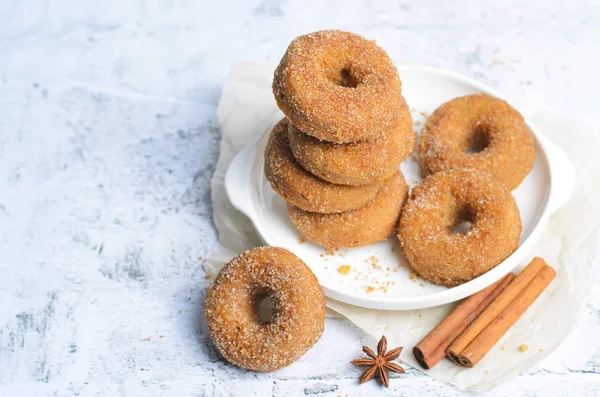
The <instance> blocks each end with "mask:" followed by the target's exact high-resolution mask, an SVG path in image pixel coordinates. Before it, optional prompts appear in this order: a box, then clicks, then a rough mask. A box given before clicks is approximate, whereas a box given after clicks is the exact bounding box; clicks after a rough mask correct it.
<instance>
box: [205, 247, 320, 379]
mask: <svg viewBox="0 0 600 397" xmlns="http://www.w3.org/2000/svg"><path fill="white" fill-rule="evenodd" d="M265 297H270V298H271V300H272V303H273V310H272V318H271V321H269V322H264V321H262V320H261V318H260V316H259V306H260V304H261V302H262V301H263V300H264V299H265ZM204 316H205V318H206V324H207V325H208V330H209V332H210V336H211V337H212V340H213V342H214V343H215V345H216V346H217V349H218V350H219V352H220V353H221V354H222V355H223V357H225V359H227V360H228V361H229V362H231V363H232V364H235V365H237V366H239V367H241V368H246V369H250V370H253V371H260V372H268V371H275V370H277V369H279V368H283V367H285V366H288V365H290V364H291V363H293V362H294V361H296V360H298V359H299V358H300V357H301V356H302V355H303V354H304V353H306V352H307V351H308V350H309V349H310V348H311V347H312V346H313V345H314V344H315V343H316V342H317V341H318V340H319V338H320V337H321V334H322V333H323V328H324V325H325V296H324V295H323V291H322V290H321V287H319V283H318V281H317V278H316V277H315V275H314V274H313V273H312V272H311V271H310V269H309V268H308V267H307V266H306V265H305V264H304V262H302V260H300V258H298V257H297V256H295V255H294V254H292V253H291V252H289V251H287V250H285V249H283V248H276V247H261V248H255V249H251V250H249V251H246V252H244V253H243V254H241V255H240V256H238V257H236V258H234V259H233V260H232V261H231V262H229V263H228V264H227V265H225V267H224V268H223V269H222V270H221V271H220V272H219V274H218V275H217V277H216V278H215V280H214V281H213V282H212V284H211V285H210V287H209V289H208V291H207V293H206V301H205V303H204Z"/></svg>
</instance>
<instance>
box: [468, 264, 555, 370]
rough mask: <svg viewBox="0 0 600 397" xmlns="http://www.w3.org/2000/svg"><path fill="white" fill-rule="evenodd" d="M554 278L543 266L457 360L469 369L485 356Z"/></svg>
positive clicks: (552, 272) (549, 269)
mask: <svg viewBox="0 0 600 397" xmlns="http://www.w3.org/2000/svg"><path fill="white" fill-rule="evenodd" d="M555 276H556V271H555V270H554V269H553V268H551V267H550V266H545V267H544V268H543V269H542V270H541V271H540V272H538V274H537V275H536V276H535V278H534V279H533V280H531V282H530V283H529V284H528V285H527V287H525V289H523V290H522V291H521V292H520V293H519V295H517V296H516V297H515V299H513V300H512V302H510V304H509V305H508V306H507V307H506V309H504V311H502V313H500V315H498V316H497V317H496V318H495V319H494V321H492V322H491V323H490V324H489V325H488V326H487V327H485V329H484V330H483V331H481V333H480V334H479V335H477V337H476V338H475V339H474V340H473V341H472V342H471V343H470V344H469V345H468V346H467V347H466V348H465V349H464V350H463V351H462V352H461V353H460V355H459V356H458V360H459V362H460V364H461V365H462V366H464V367H468V368H471V367H473V366H474V365H475V364H477V363H478V362H479V360H481V359H482V358H483V356H485V355H486V353H487V352H488V351H489V350H490V349H491V348H492V346H494V345H495V344H496V342H498V341H499V340H500V338H501V337H502V335H504V334H505V333H506V331H508V329H509V328H510V327H511V326H512V325H513V324H514V323H515V322H516V321H517V320H518V319H519V318H520V317H521V316H522V315H523V313H525V311H526V310H527V308H528V307H529V306H531V304H532V303H533V302H534V301H535V300H536V299H537V297H538V296H539V295H540V294H541V293H542V292H543V291H544V289H546V287H547V286H548V284H550V282H551V281H552V280H553V279H554V277H555Z"/></svg>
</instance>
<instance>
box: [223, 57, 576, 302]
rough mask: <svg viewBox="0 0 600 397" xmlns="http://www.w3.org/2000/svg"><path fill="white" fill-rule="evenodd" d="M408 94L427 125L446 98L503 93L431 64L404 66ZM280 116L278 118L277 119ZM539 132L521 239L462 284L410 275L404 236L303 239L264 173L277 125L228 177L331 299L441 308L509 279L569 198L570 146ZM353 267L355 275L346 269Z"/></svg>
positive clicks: (415, 178)
mask: <svg viewBox="0 0 600 397" xmlns="http://www.w3.org/2000/svg"><path fill="white" fill-rule="evenodd" d="M398 70H399V72H400V76H401V78H402V94H403V95H404V97H405V98H406V101H407V103H408V104H409V106H410V108H411V112H412V113H413V118H414V121H415V129H416V130H417V132H418V131H419V130H420V126H421V125H422V123H423V121H424V118H425V115H427V114H431V113H432V112H433V111H434V110H435V109H436V108H437V107H438V106H440V105H441V104H442V103H444V102H446V101H448V100H450V99H452V98H456V97H459V96H463V95H470V94H475V93H481V92H485V93H488V94H491V95H494V96H496V97H501V96H500V95H499V94H498V93H496V92H494V91H493V90H492V89H491V88H489V87H486V86H485V85H483V84H481V83H478V82H476V81H473V80H471V79H468V78H466V77H463V76H460V75H457V74H454V73H450V72H446V71H442V70H438V69H433V68H428V67H419V66H400V67H398ZM274 121H275V120H274ZM527 124H528V125H529V127H530V128H531V131H532V132H533V134H534V135H535V138H536V144H537V146H536V150H537V158H536V161H535V165H534V167H533V170H532V171H531V173H530V174H529V175H528V176H527V177H526V178H525V180H524V181H523V183H522V184H521V185H520V186H519V187H518V188H517V189H516V190H514V191H513V195H514V196H515V199H516V200H517V204H518V206H519V210H520V212H521V219H522V221H523V231H522V234H521V245H520V246H519V248H518V249H517V250H516V251H515V252H514V253H513V254H512V255H511V256H510V257H508V258H507V259H506V260H505V261H504V262H502V263H501V264H499V265H498V266H496V267H495V268H494V269H492V270H490V271H489V272H487V273H485V274H483V275H481V276H480V277H478V278H476V279H474V280H471V281H469V282H467V283H465V284H462V285H460V286H457V287H454V288H446V287H441V286H436V285H433V284H430V283H428V282H427V281H424V280H422V279H420V278H419V277H416V278H414V277H413V279H411V278H410V273H411V270H410V266H409V265H408V264H407V263H406V260H405V259H404V257H403V254H402V252H401V249H400V245H399V242H398V240H397V238H396V236H393V237H391V238H389V239H388V240H387V241H382V242H379V243H376V244H372V245H369V246H366V247H360V248H351V249H343V250H340V251H337V252H333V253H332V252H328V251H327V250H325V249H324V248H322V247H320V246H319V245H316V244H313V243H311V242H303V240H302V239H301V236H300V234H299V233H298V231H297V230H296V228H295V227H294V226H293V225H292V224H291V222H290V221H289V219H288V215H287V209H286V205H285V202H284V201H283V199H281V198H280V197H279V196H278V195H277V194H276V193H275V192H274V191H273V190H272V189H271V186H270V184H269V182H268V181H267V180H266V178H265V176H264V172H263V165H264V160H263V152H264V147H265V144H266V138H267V135H268V132H269V130H270V128H269V129H267V133H266V134H264V135H263V136H262V138H261V139H259V140H257V142H256V143H254V144H252V145H250V146H248V147H246V148H245V149H243V150H242V151H240V153H238V154H237V156H236V157H235V158H234V160H233V162H232V163H231V166H230V168H229V169H228V171H227V175H226V177H225V187H226V189H227V193H228V196H229V199H230V200H231V202H232V203H233V205H234V206H235V207H236V208H237V209H239V210H240V211H241V212H243V213H244V214H246V215H247V216H248V217H249V218H250V219H251V220H252V221H253V222H254V225H255V227H256V230H257V231H258V233H259V234H260V236H261V238H262V239H263V240H264V242H265V243H266V244H268V245H272V246H278V247H284V248H287V249H289V250H290V251H292V252H293V253H295V254H296V255H298V256H299V257H300V258H302V259H303V260H304V262H306V264H307V265H308V266H309V267H310V268H311V269H312V271H313V272H314V273H315V275H316V276H317V278H318V279H319V283H320V284H321V286H322V288H323V291H324V292H325V294H326V295H327V296H328V297H331V298H333V299H337V300H339V301H342V302H345V303H349V304H352V305H356V306H362V307H366V308H373V309H381V310H410V309H420V308H426V307H432V306H437V305H441V304H445V303H448V302H452V301H456V300H458V299H462V298H464V297H466V296H469V295H471V294H473V293H475V292H477V291H479V290H481V289H483V288H485V287H487V286H488V285H490V284H492V283H494V282H495V281H496V280H498V279H500V278H501V277H503V276H504V275H505V274H507V273H508V272H509V271H511V270H512V269H513V268H515V267H516V266H517V265H519V264H521V263H523V262H525V261H529V260H530V259H531V257H532V256H533V255H534V254H535V253H532V252H531V248H532V247H533V245H534V244H535V242H536V241H537V240H538V239H539V237H540V235H541V233H542V231H543V229H544V227H545V225H546V223H547V221H548V217H549V216H550V215H551V214H552V213H553V212H554V211H556V210H557V209H558V208H560V207H561V206H562V205H563V204H564V203H565V202H566V201H567V199H568V198H569V196H570V194H571V191H572V189H573V186H574V181H575V172H574V169H573V167H572V165H571V162H570V161H569V158H568V157H567V155H566V154H565V153H564V151H563V150H562V149H560V148H558V147H557V146H556V145H554V144H553V143H552V142H550V141H548V140H547V139H546V138H544V136H543V135H542V134H541V133H540V131H538V130H537V128H536V127H535V126H534V125H533V124H532V123H531V122H530V121H529V120H527ZM400 168H401V170H402V172H403V173H404V176H405V177H406V180H407V182H408V183H409V184H410V185H412V186H414V185H416V184H418V183H419V181H420V179H421V178H420V177H419V173H418V165H417V163H416V161H415V158H414V156H412V157H411V158H409V159H407V160H406V161H405V162H404V163H402V165H401V167H400ZM342 265H350V269H351V270H350V273H349V274H346V275H344V274H341V273H340V272H339V271H338V268H339V267H340V266H342Z"/></svg>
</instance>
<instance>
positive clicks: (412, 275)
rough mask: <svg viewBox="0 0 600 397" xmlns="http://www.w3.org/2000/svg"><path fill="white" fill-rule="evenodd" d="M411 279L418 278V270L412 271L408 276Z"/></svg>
mask: <svg viewBox="0 0 600 397" xmlns="http://www.w3.org/2000/svg"><path fill="white" fill-rule="evenodd" d="M408 278H409V279H411V280H414V279H416V278H417V272H410V275H409V276H408Z"/></svg>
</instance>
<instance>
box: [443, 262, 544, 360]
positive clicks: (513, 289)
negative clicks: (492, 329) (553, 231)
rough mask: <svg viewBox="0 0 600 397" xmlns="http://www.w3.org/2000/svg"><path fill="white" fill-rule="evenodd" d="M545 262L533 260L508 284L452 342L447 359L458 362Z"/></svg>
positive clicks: (447, 352) (447, 350) (447, 351)
mask: <svg viewBox="0 0 600 397" xmlns="http://www.w3.org/2000/svg"><path fill="white" fill-rule="evenodd" d="M545 266H547V265H546V262H545V261H544V260H543V259H542V258H539V257H535V258H533V260H532V261H531V262H530V263H529V264H528V265H527V267H525V269H523V271H522V272H521V273H519V275H518V276H517V277H516V278H515V279H514V280H513V282H512V283H510V284H509V285H508V286H507V287H506V288H505V289H504V291H502V293H501V294H500V295H498V297H497V298H496V299H494V301H493V302H492V303H491V304H490V305H489V306H488V307H487V308H486V309H485V310H484V311H483V312H482V313H481V314H480V315H479V317H477V318H476V319H475V320H474V321H473V322H472V323H471V324H470V325H469V326H468V327H467V328H466V329H465V330H464V331H463V333H462V334H460V336H459V337H458V338H456V340H455V341H454V342H452V344H451V345H450V346H449V347H448V349H446V354H447V355H448V358H450V360H452V361H454V362H458V356H459V354H460V353H461V352H462V351H463V349H464V348H465V347H467V346H468V345H469V343H471V342H472V341H473V339H475V337H477V335H479V333H480V332H481V331H483V329H484V328H485V327H487V326H488V325H489V324H490V323H491V322H492V321H493V320H494V319H495V318H496V317H498V315H499V314H500V313H502V312H503V311H504V309H506V307H507V306H508V305H509V304H510V303H511V302H512V301H513V300H514V299H515V297H516V296H517V295H519V294H520V293H521V292H522V291H523V290H524V289H525V287H526V286H527V285H528V284H529V283H530V282H531V280H533V279H534V277H535V276H536V275H537V274H538V273H539V272H540V270H542V268H544V267H545Z"/></svg>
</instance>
